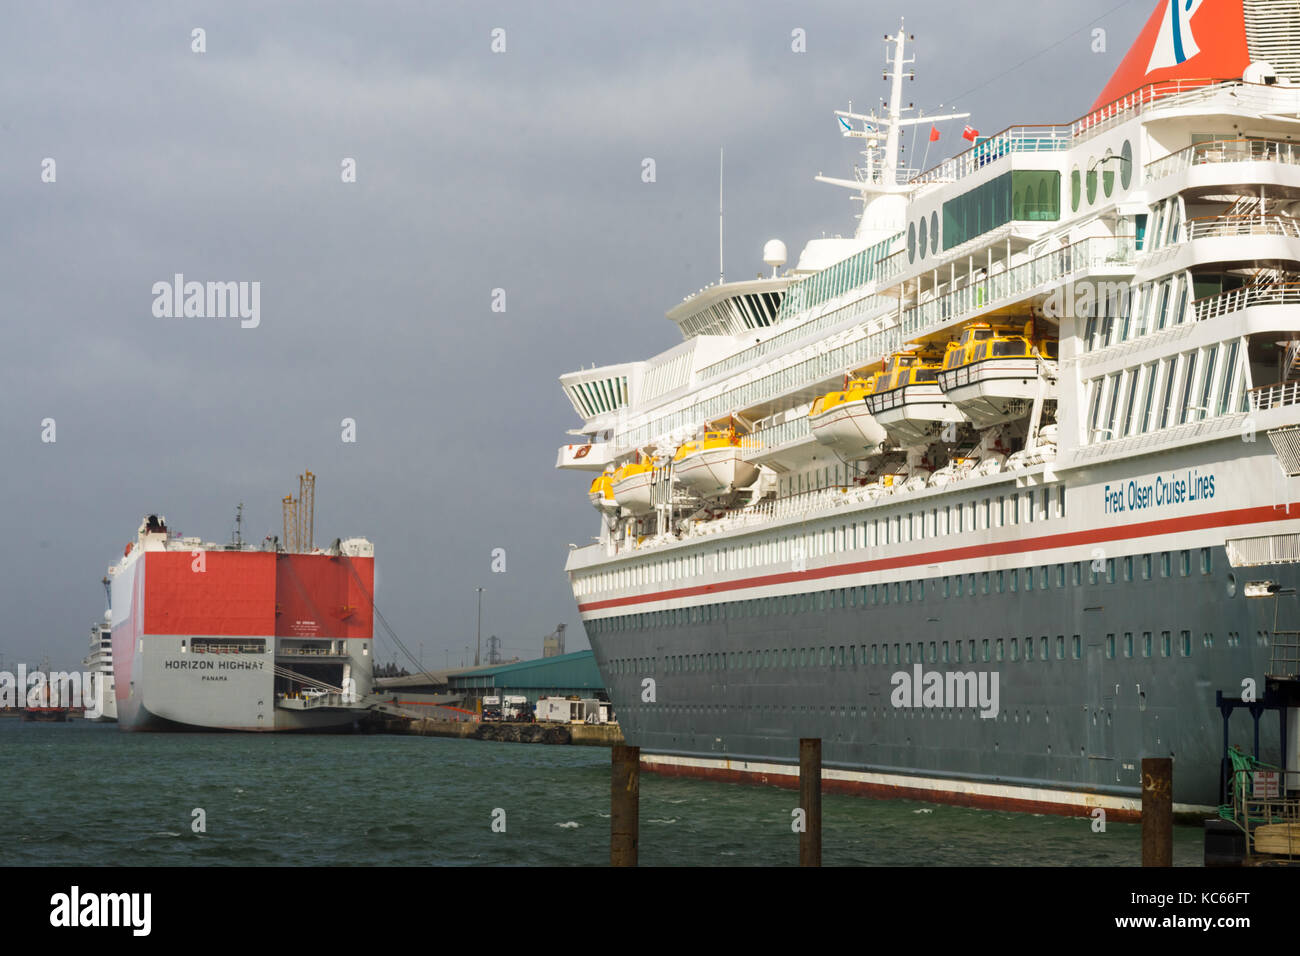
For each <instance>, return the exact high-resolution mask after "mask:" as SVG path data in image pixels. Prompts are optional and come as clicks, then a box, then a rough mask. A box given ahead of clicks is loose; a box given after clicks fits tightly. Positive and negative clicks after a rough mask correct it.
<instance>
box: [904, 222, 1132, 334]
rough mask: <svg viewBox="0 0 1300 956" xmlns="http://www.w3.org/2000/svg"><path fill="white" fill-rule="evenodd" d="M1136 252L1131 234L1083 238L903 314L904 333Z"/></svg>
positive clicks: (1126, 261)
mask: <svg viewBox="0 0 1300 956" xmlns="http://www.w3.org/2000/svg"><path fill="white" fill-rule="evenodd" d="M1136 255H1137V249H1136V246H1135V244H1134V241H1133V237H1131V236H1115V237H1094V238H1090V239H1082V240H1080V241H1079V242H1076V243H1074V244H1072V245H1069V246H1066V247H1064V248H1062V249H1057V250H1055V251H1053V252H1049V253H1047V254H1046V255H1043V256H1039V257H1038V258H1037V259H1031V260H1030V261H1029V262H1023V263H1021V264H1020V265H1018V266H1014V267H1012V268H1011V269H1009V270H1007V271H1006V272H1001V273H998V274H997V275H993V276H989V277H988V278H986V279H982V280H980V281H979V282H974V283H972V284H970V285H968V286H966V287H965V288H962V289H957V290H955V291H953V292H949V293H947V294H946V295H941V296H938V297H937V298H934V299H931V300H930V301H929V302H923V303H921V304H920V305H918V306H913V307H912V308H910V309H908V310H906V311H905V312H904V313H903V335H904V337H905V338H908V339H911V338H913V337H914V336H916V335H918V334H920V333H921V332H922V331H923V330H925V329H927V328H928V327H930V326H932V325H937V324H947V323H951V322H955V321H957V320H959V319H961V318H962V317H963V316H964V315H965V314H966V313H975V312H979V311H980V310H983V309H987V308H988V307H989V306H991V305H992V304H993V303H994V302H998V301H1000V300H1002V299H1007V298H1010V297H1012V296H1015V295H1020V294H1023V293H1025V292H1029V291H1030V290H1033V289H1036V288H1038V287H1040V286H1043V285H1046V284H1047V283H1053V282H1059V281H1060V280H1062V279H1064V278H1066V277H1067V276H1070V275H1073V274H1074V273H1077V272H1082V271H1085V270H1093V269H1099V268H1102V267H1105V266H1110V265H1122V266H1125V267H1127V266H1129V265H1131V264H1132V263H1133V261H1134V259H1135V258H1136Z"/></svg>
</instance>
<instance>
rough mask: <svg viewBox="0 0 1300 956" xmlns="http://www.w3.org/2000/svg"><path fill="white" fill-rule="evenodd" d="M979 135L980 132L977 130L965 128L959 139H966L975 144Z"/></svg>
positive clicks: (969, 127)
mask: <svg viewBox="0 0 1300 956" xmlns="http://www.w3.org/2000/svg"><path fill="white" fill-rule="evenodd" d="M979 134H980V131H979V130H977V129H976V128H975V127H974V126H967V127H966V128H965V129H964V130H962V131H961V138H962V139H968V140H970V141H971V142H972V143H973V142H975V140H976V138H978V137H979Z"/></svg>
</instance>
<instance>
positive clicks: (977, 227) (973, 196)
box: [943, 169, 1061, 249]
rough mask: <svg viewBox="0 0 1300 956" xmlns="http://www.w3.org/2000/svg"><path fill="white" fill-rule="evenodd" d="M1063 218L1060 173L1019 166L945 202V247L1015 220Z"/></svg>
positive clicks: (1037, 220) (1033, 220)
mask: <svg viewBox="0 0 1300 956" xmlns="http://www.w3.org/2000/svg"><path fill="white" fill-rule="evenodd" d="M1060 218H1061V174H1060V173H1059V172H1057V171H1055V170H1029V169H1017V170H1013V171H1012V172H1009V173H1003V174H1002V175H1001V176H999V177H998V178H997V179H992V180H989V181H988V182H987V183H985V184H984V185H982V186H977V187H976V188H974V189H972V190H971V191H970V192H968V193H965V194H964V195H961V196H957V197H956V198H955V199H950V200H949V201H948V202H946V203H944V204H943V247H944V249H951V248H952V247H953V246H958V245H961V244H962V243H963V242H966V241H967V240H968V239H973V238H975V237H976V236H980V235H983V234H984V233H986V232H988V231H989V230H991V229H996V228H997V227H998V226H1002V225H1005V224H1006V223H1008V222H1010V221H1011V220H1012V219H1020V220H1025V221H1032V222H1039V221H1051V222H1054V221H1056V220H1057V219H1060Z"/></svg>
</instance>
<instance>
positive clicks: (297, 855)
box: [0, 719, 1201, 866]
mask: <svg viewBox="0 0 1300 956" xmlns="http://www.w3.org/2000/svg"><path fill="white" fill-rule="evenodd" d="M609 760H610V753H609V750H607V749H606V748H603V747H563V746H559V747H557V746H543V745H537V744H531V745H530V744H499V743H487V742H483V741H476V740H451V739H443V738H437V737H395V736H365V737H362V736H320V737H312V736H285V735H264V736H263V735H256V736H255V735H252V734H124V733H122V732H121V731H119V730H118V729H117V727H116V726H114V725H111V724H91V723H86V722H84V721H73V722H71V723H68V724H23V723H22V722H20V721H18V720H16V719H5V720H0V779H3V780H4V781H5V788H4V791H3V797H0V841H3V842H2V843H0V845H3V846H4V847H5V856H6V863H8V864H10V865H27V866H52V865H67V866H107V865H121V864H131V865H139V866H154V865H182V866H183V865H203V866H258V865H279V866H346V865H351V864H358V865H414V866H421V865H430V864H437V865H450V866H462V865H534V864H536V865H548V866H556V865H561V866H563V865H590V866H595V865H603V864H606V863H608V861H609V785H610V769H609ZM795 805H796V798H795V794H794V792H793V791H788V790H779V789H775V788H768V787H751V786H742V785H734V784H722V783H713V782H708V781H699V780H683V779H678V778H667V777H658V776H656V775H654V774H642V776H641V841H640V861H641V863H642V865H648V866H692V865H720V866H768V865H774V864H793V863H795V862H797V860H798V853H799V850H798V836H797V835H796V834H794V833H793V832H791V829H790V822H791V817H790V811H791V810H792V809H793V808H794V807H795ZM195 808H201V809H202V810H203V811H205V814H206V824H207V832H205V833H195V832H193V830H192V828H191V824H192V821H193V820H194V819H195V818H194V816H193V811H194V810H195ZM496 810H503V811H504V812H505V813H504V822H505V832H503V833H500V832H493V829H492V823H493V819H494V811H496ZM496 817H497V819H500V814H497V815H496ZM822 819H823V835H822V844H823V862H824V863H825V864H827V865H853V866H859V865H867V866H900V865H935V866H950V865H986V864H987V865H998V866H1022V865H1044V864H1046V865H1062V866H1108V865H1137V863H1138V862H1139V861H1140V858H1141V834H1140V832H1139V829H1138V827H1137V826H1136V825H1133V824H1116V823H1111V824H1109V825H1108V826H1107V831H1106V832H1105V833H1093V832H1092V830H1091V827H1090V823H1089V821H1088V820H1084V819H1074V818H1063V817H1048V816H1029V815H1025V814H1010V813H998V812H990V811H981V810H968V809H964V808H960V807H945V806H939V805H933V804H923V803H915V802H912V801H906V800H891V801H882V800H867V799H863V798H859V797H850V796H845V795H841V794H832V793H827V794H824V795H823V797H822ZM1200 861H1201V832H1200V829H1199V828H1197V827H1178V828H1176V829H1175V831H1174V862H1175V863H1176V864H1178V865H1189V866H1195V865H1199V863H1200Z"/></svg>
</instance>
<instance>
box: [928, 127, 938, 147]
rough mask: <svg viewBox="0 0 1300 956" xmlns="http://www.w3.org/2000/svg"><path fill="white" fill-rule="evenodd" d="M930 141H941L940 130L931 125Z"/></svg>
mask: <svg viewBox="0 0 1300 956" xmlns="http://www.w3.org/2000/svg"><path fill="white" fill-rule="evenodd" d="M930 142H932V143H937V142H939V130H938V128H936V127H934V126H931V127H930Z"/></svg>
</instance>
